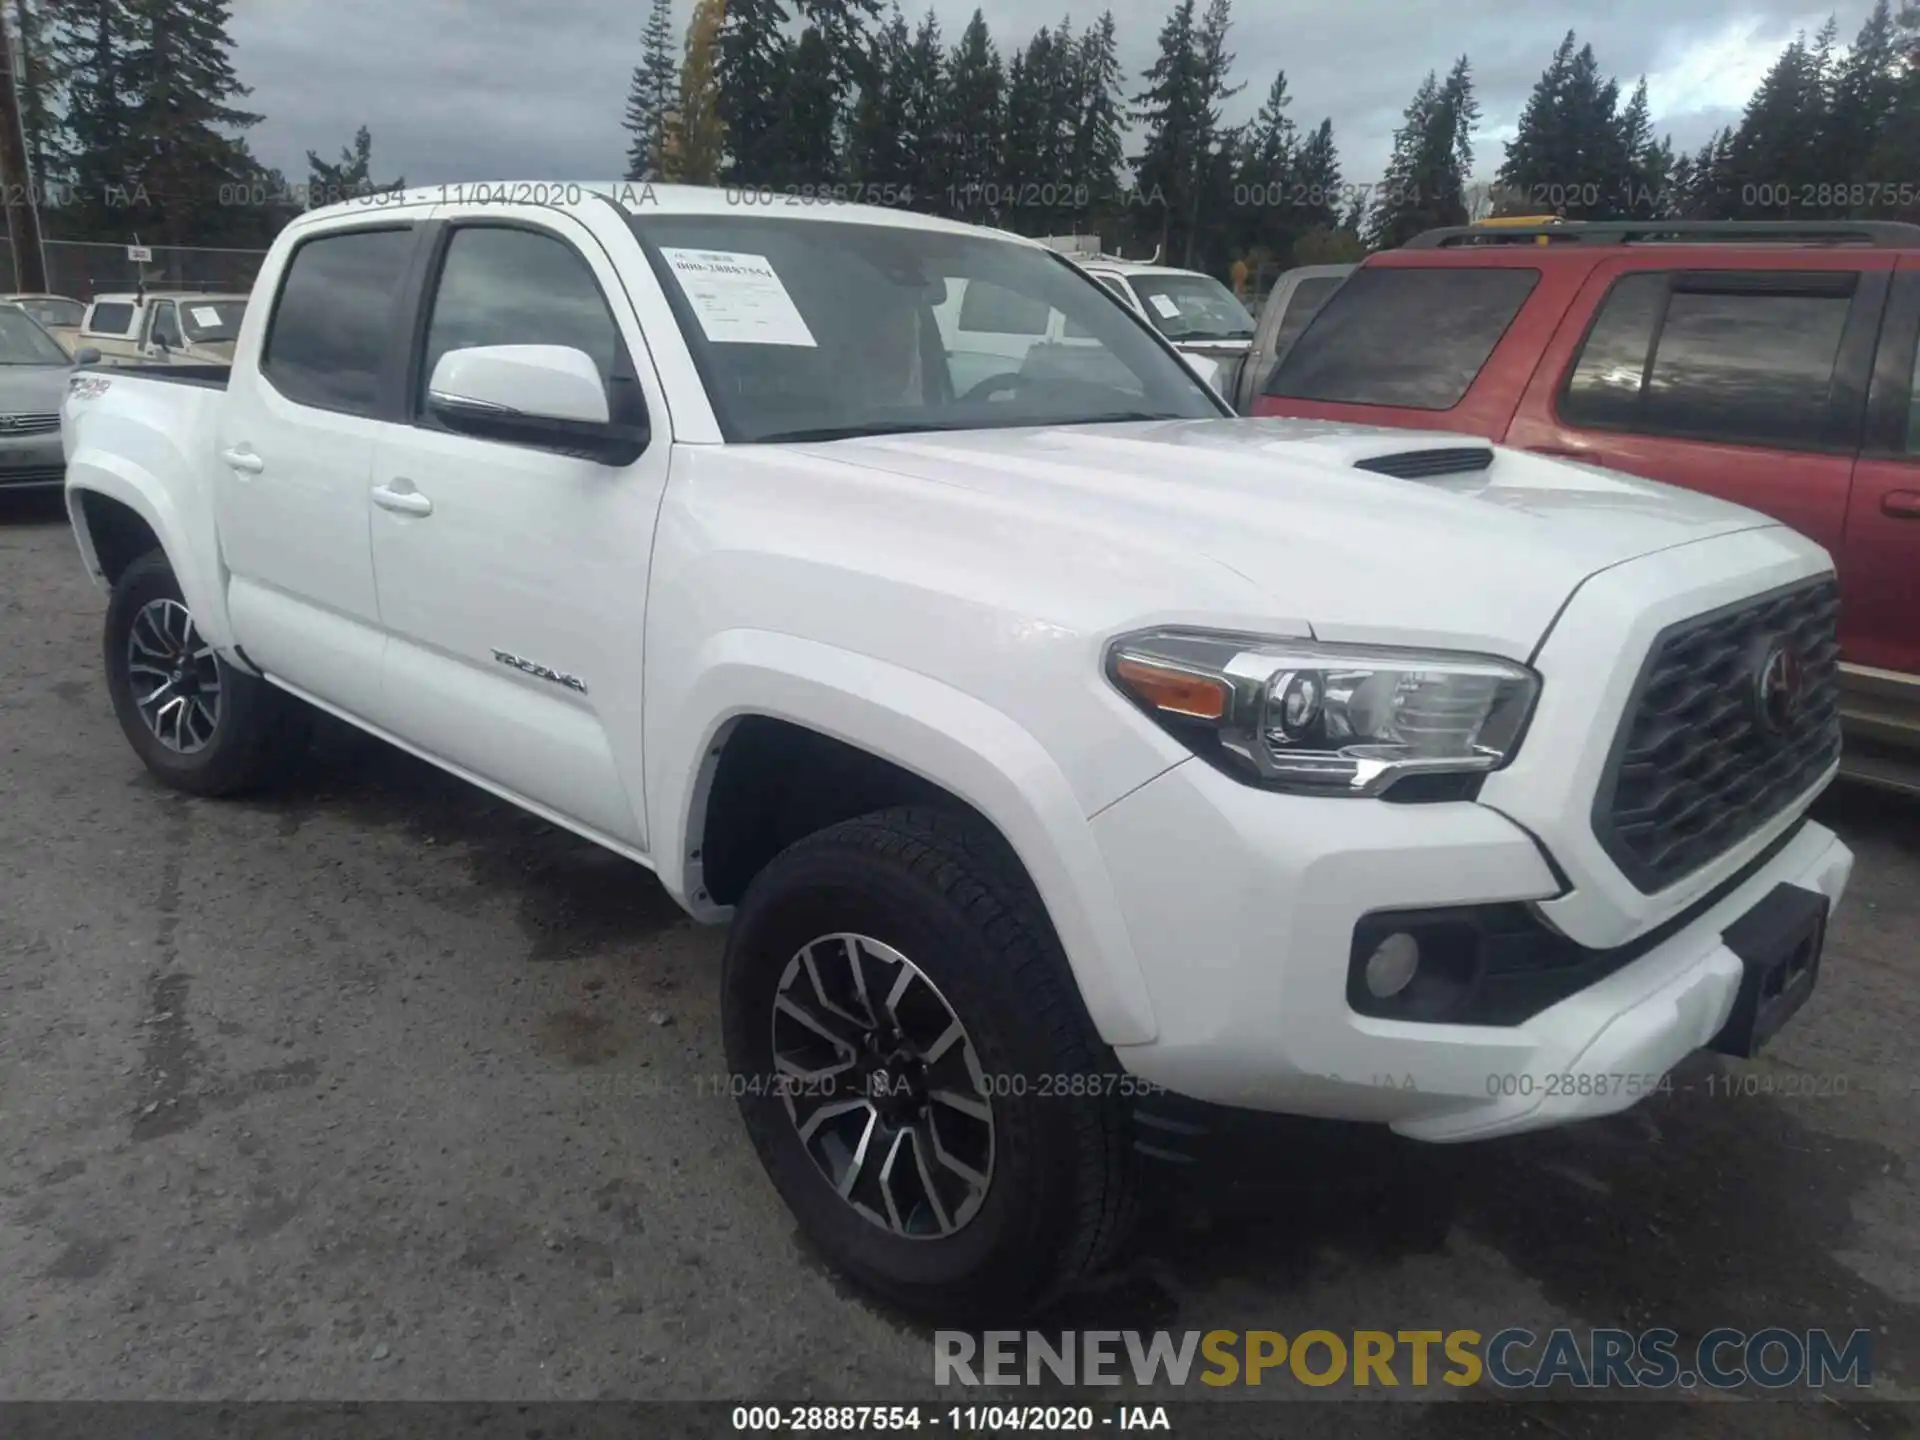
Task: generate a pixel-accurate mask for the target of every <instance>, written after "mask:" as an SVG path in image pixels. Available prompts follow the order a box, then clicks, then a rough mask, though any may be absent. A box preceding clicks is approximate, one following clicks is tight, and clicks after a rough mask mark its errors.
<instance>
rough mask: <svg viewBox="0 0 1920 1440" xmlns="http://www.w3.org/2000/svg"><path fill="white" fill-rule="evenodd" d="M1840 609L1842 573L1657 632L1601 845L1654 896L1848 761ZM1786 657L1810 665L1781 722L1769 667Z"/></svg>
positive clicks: (1616, 768) (1607, 791) (1599, 817)
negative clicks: (1843, 743)
mask: <svg viewBox="0 0 1920 1440" xmlns="http://www.w3.org/2000/svg"><path fill="white" fill-rule="evenodd" d="M1839 609H1840V593H1839V588H1838V586H1837V585H1836V584H1835V582H1834V580H1833V578H1832V577H1831V576H1829V577H1827V578H1826V579H1824V580H1819V581H1816V582H1814V583H1812V584H1802V585H1796V586H1792V587H1790V588H1788V589H1784V590H1777V591H1775V592H1773V593H1772V594H1770V595H1763V596H1760V597H1759V598H1757V599H1752V600H1742V601H1740V602H1739V603H1738V604H1735V605H1730V606H1727V607H1726V608H1724V609H1721V610H1716V611H1714V612H1712V613H1711V614H1707V615H1700V616H1696V617H1694V618H1693V619H1691V620H1683V621H1681V622H1680V623H1678V624H1677V625H1670V626H1668V627H1667V628H1666V629H1665V630H1663V631H1661V632H1660V634H1659V635H1658V636H1656V637H1655V639H1654V642H1653V648H1652V651H1651V652H1650V653H1649V654H1648V656H1647V662H1646V665H1645V666H1644V667H1643V668H1642V670H1641V672H1640V678H1639V681H1638V682H1637V683H1636V684H1635V686H1634V691H1633V697H1632V698H1631V699H1630V700H1629V701H1628V703H1627V713H1626V718H1625V720H1624V721H1623V722H1622V724H1621V729H1620V734H1619V736H1618V738H1617V739H1616V740H1615V741H1614V748H1613V754H1612V756H1611V757H1610V759H1609V762H1608V766H1607V772H1606V776H1605V778H1603V780H1602V781H1601V785H1600V793H1599V794H1598V795H1597V796H1596V797H1595V799H1594V809H1593V829H1594V834H1595V836H1596V837H1598V839H1599V841H1600V844H1601V847H1602V848H1603V849H1605V851H1606V852H1607V854H1608V856H1610V857H1611V858H1612V860H1613V862H1614V863H1615V864H1616V865H1618V866H1619V867H1620V870H1621V873H1623V874H1624V875H1625V876H1626V877H1627V879H1628V880H1630V881H1632V882H1633V884H1634V886H1635V887H1636V888H1638V889H1639V890H1640V891H1642V892H1643V893H1645V894H1649V895H1650V894H1652V893H1653V892H1655V891H1656V890H1664V889H1665V888H1666V887H1667V886H1669V885H1672V884H1674V883H1675V882H1676V881H1678V880H1681V879H1683V878H1685V877H1686V876H1688V875H1690V874H1692V873H1693V872H1694V871H1695V870H1698V869H1699V868H1700V867H1701V866H1703V865H1705V864H1707V863H1708V862H1709V861H1711V860H1714V859H1716V858H1717V857H1719V856H1721V855H1724V854H1725V853H1726V852H1727V851H1728V850H1730V849H1732V848H1733V847H1734V846H1736V845H1738V844H1739V843H1740V842H1741V841H1742V840H1745V839H1746V838H1747V837H1748V836H1750V835H1752V834H1753V833H1754V832H1755V831H1757V830H1759V829H1760V828H1761V827H1762V826H1764V825H1765V824H1766V823H1767V822H1768V821H1769V820H1771V819H1773V818H1774V817H1775V816H1777V815H1778V814H1779V813H1780V812H1781V811H1782V810H1784V809H1786V807H1787V806H1788V805H1790V804H1792V803H1793V801H1794V799H1795V798H1796V797H1797V796H1799V795H1801V794H1802V793H1804V792H1805V791H1806V789H1807V787H1808V786H1810V785H1812V784H1813V783H1814V782H1815V781H1816V780H1818V779H1819V778H1820V777H1821V776H1822V775H1823V774H1825V773H1826V771H1827V769H1828V768H1829V767H1830V766H1832V765H1833V763H1834V762H1835V761H1836V760H1837V759H1838V758H1839V755H1840V677H1839V662H1840V646H1839V643H1838V641H1837V640H1836V639H1835V621H1836V617H1837V616H1838V613H1839ZM1783 650H1784V651H1786V652H1787V653H1790V654H1797V656H1798V657H1799V660H1800V664H1801V680H1800V687H1799V700H1798V703H1797V705H1793V706H1790V707H1787V708H1786V710H1785V711H1784V712H1783V711H1782V710H1780V709H1778V708H1775V709H1774V710H1773V715H1772V721H1770V720H1769V718H1768V710H1767V707H1766V701H1765V697H1764V695H1763V689H1762V672H1763V671H1764V670H1766V669H1767V667H1768V665H1769V662H1770V661H1773V657H1774V656H1775V655H1776V654H1778V653H1780V652H1782V651H1783ZM1777 663H1778V662H1775V664H1776V678H1778V669H1777ZM1773 721H1784V723H1781V724H1779V726H1778V729H1775V728H1774V724H1773Z"/></svg>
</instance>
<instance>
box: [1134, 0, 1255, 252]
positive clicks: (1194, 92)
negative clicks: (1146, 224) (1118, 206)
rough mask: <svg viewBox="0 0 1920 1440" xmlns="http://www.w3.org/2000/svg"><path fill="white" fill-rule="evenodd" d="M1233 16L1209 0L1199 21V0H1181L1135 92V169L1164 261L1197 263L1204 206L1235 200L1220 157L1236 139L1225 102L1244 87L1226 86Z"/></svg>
mask: <svg viewBox="0 0 1920 1440" xmlns="http://www.w3.org/2000/svg"><path fill="white" fill-rule="evenodd" d="M1231 21H1232V9H1231V6H1230V4H1229V0H1209V3H1208V5H1207V11H1206V14H1205V15H1204V16H1203V17H1201V18H1199V19H1198V20H1196V18H1195V15H1194V0H1178V3H1177V4H1176V5H1175V6H1174V9H1173V11H1172V13H1171V14H1169V15H1168V16H1167V20H1166V23H1165V24H1164V25H1163V26H1162V27H1161V29H1160V40H1159V46H1160V54H1159V56H1158V58H1157V59H1156V60H1155V61H1154V63H1153V64H1152V65H1151V66H1149V67H1148V68H1147V69H1146V70H1145V71H1144V72H1143V78H1144V79H1145V80H1146V81H1147V87H1146V89H1145V90H1143V91H1141V93H1140V94H1138V95H1137V96H1135V97H1134V102H1135V104H1136V106H1137V107H1138V108H1137V110H1136V112H1135V117H1134V118H1135V119H1136V120H1137V121H1138V122H1139V123H1140V125H1141V126H1142V128H1143V130H1144V132H1145V133H1144V135H1143V137H1142V139H1143V144H1142V148H1141V152H1140V154H1139V155H1138V156H1136V157H1135V158H1134V168H1135V171H1136V173H1137V176H1138V183H1139V188H1140V192H1141V194H1142V197H1143V198H1144V200H1145V201H1146V204H1147V206H1148V207H1149V209H1150V211H1157V216H1156V217H1155V218H1157V221H1158V225H1159V241H1160V247H1161V254H1162V258H1163V259H1169V260H1171V259H1172V258H1173V257H1175V256H1178V257H1181V259H1182V260H1183V261H1184V262H1185V263H1187V264H1192V263H1193V258H1194V253H1195V249H1196V245H1197V243H1198V240H1199V235H1198V231H1199V227H1200V217H1201V214H1202V212H1203V210H1208V209H1211V210H1213V212H1214V213H1220V212H1222V211H1224V209H1225V208H1226V207H1227V206H1228V205H1229V204H1230V203H1231V198H1232V197H1231V169H1230V168H1229V167H1228V166H1227V165H1226V164H1224V163H1223V160H1222V155H1223V151H1224V150H1225V149H1226V147H1227V146H1228V145H1230V144H1231V143H1232V137H1231V136H1227V135H1224V134H1223V133H1222V131H1221V128H1220V102H1221V101H1223V100H1225V99H1227V98H1228V97H1229V96H1231V95H1234V94H1236V93H1237V92H1238V91H1239V89H1240V87H1239V86H1238V85H1229V84H1228V83H1227V76H1228V74H1229V72H1230V71H1231V69H1232V66H1233V56H1232V55H1231V54H1229V53H1228V51H1227V49H1226V39H1227V30H1228V27H1229V26H1230V24H1231ZM1210 202H1211V203H1210Z"/></svg>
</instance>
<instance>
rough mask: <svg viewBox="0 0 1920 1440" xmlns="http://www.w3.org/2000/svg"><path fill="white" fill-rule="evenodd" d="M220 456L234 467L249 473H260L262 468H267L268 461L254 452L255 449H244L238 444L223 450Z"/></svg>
mask: <svg viewBox="0 0 1920 1440" xmlns="http://www.w3.org/2000/svg"><path fill="white" fill-rule="evenodd" d="M220 458H221V459H222V460H223V461H225V462H226V463H227V464H228V465H229V466H231V467H232V468H233V469H235V470H239V471H241V472H242V473H244V474H247V475H258V474H259V473H260V472H261V471H262V470H264V469H266V468H267V462H266V461H264V460H262V459H261V458H260V457H259V456H258V455H256V454H254V453H253V451H251V450H243V449H241V448H240V447H238V446H235V447H234V448H233V449H231V450H222V451H221V452H220Z"/></svg>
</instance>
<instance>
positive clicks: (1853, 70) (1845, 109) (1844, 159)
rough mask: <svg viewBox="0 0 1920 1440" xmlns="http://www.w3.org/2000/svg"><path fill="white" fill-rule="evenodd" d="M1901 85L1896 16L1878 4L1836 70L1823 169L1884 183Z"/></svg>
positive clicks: (1883, 2)
mask: <svg viewBox="0 0 1920 1440" xmlns="http://www.w3.org/2000/svg"><path fill="white" fill-rule="evenodd" d="M1900 82H1901V67H1900V59H1899V51H1898V48H1897V46H1896V43H1895V33H1894V24H1893V16H1892V13H1891V11H1890V10H1889V8H1888V5H1887V0H1879V3H1878V4H1876V5H1875V6H1874V7H1873V13H1872V14H1870V15H1869V16H1868V17H1867V21H1866V23H1865V24H1864V25H1862V26H1861V27H1860V33H1859V34H1858V35H1856V36H1855V37H1854V41H1853V47H1852V48H1851V49H1850V50H1848V51H1847V53H1846V56H1845V57H1844V58H1843V59H1841V60H1840V61H1839V63H1838V64H1837V65H1836V67H1835V70H1834V76H1833V86H1832V97H1831V103H1830V108H1829V111H1828V116H1827V133H1826V134H1825V135H1824V136H1823V137H1822V139H1821V147H1820V149H1821V159H1820V168H1821V169H1822V170H1824V171H1826V172H1827V173H1828V174H1830V175H1832V176H1834V177H1835V178H1836V179H1845V180H1849V181H1851V180H1860V181H1867V180H1876V179H1880V178H1882V176H1881V174H1880V173H1878V172H1879V169H1880V167H1879V166H1878V165H1877V163H1876V162H1877V160H1878V159H1879V157H1880V154H1881V145H1882V142H1883V141H1884V140H1885V138H1886V137H1887V136H1888V134H1890V133H1891V130H1892V127H1893V123H1894V110H1895V106H1896V105H1897V104H1898V101H1899V98H1900ZM1911 173H1912V172H1911V171H1909V172H1908V175H1909V177H1910V176H1911ZM1876 208H1881V213H1886V211H1885V209H1884V208H1882V207H1876ZM1833 213H1835V214H1843V213H1845V212H1844V210H1843V209H1836V210H1835V211H1834V212H1833Z"/></svg>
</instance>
